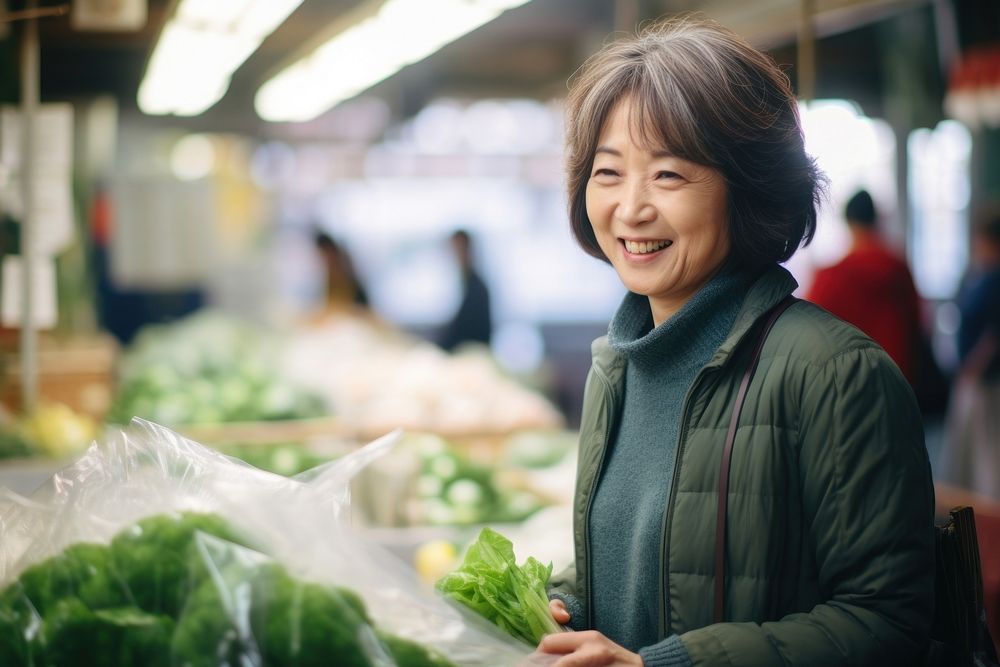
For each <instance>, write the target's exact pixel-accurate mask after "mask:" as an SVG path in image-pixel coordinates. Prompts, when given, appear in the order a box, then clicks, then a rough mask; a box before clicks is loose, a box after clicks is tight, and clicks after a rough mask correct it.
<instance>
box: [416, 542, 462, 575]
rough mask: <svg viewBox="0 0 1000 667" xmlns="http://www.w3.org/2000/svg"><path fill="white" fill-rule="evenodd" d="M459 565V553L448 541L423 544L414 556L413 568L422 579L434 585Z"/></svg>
mask: <svg viewBox="0 0 1000 667" xmlns="http://www.w3.org/2000/svg"><path fill="white" fill-rule="evenodd" d="M457 565H458V551H457V550H456V549H455V545H454V544H452V543H451V542H448V541H447V540H431V541H430V542H425V543H423V544H421V545H420V546H419V547H418V548H417V551H416V553H415V554H414V555H413V566H414V567H415V568H416V570H417V574H418V575H419V576H420V578H421V579H423V580H424V581H426V582H428V583H434V582H436V581H437V580H438V579H440V578H441V577H443V576H444V575H446V574H448V573H449V572H451V571H452V570H453V569H455V567H456V566H457Z"/></svg>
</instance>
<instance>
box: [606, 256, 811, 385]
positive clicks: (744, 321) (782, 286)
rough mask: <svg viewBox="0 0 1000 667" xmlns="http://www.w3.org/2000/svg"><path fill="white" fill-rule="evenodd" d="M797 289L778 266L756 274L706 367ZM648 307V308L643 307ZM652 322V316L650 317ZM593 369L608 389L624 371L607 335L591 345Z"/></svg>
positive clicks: (721, 361) (717, 361)
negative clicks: (731, 325)
mask: <svg viewBox="0 0 1000 667" xmlns="http://www.w3.org/2000/svg"><path fill="white" fill-rule="evenodd" d="M797 287H798V283H797V282H796V281H795V278H793V277H792V275H791V274H790V273H789V272H788V270H787V269H785V268H784V267H782V266H779V265H777V264H774V265H772V266H770V267H768V268H766V269H764V271H763V272H761V273H760V275H759V276H758V277H757V279H756V280H755V281H754V283H753V285H751V286H750V290H749V292H748V293H747V296H746V298H745V299H744V300H743V304H742V306H740V310H739V312H738V313H737V314H736V321H735V322H734V323H733V327H732V329H731V330H730V331H729V335H728V336H727V337H726V340H724V341H723V342H722V345H720V346H719V349H718V350H716V352H715V355H714V356H713V357H712V359H711V360H710V361H709V363H708V365H709V366H721V365H722V364H724V363H725V362H726V360H727V359H728V358H729V356H730V355H731V354H732V353H733V350H735V349H736V347H737V345H739V343H740V341H741V340H742V339H743V337H744V336H745V335H746V334H747V332H748V331H749V330H750V328H751V327H753V325H754V323H755V322H756V321H757V320H758V318H760V316H761V315H763V314H764V313H766V312H767V311H768V310H770V309H771V308H772V307H773V306H774V305H775V304H777V303H778V302H779V301H781V300H782V299H783V298H785V297H786V296H788V295H789V294H791V293H792V292H793V291H795V289H796V288H797ZM647 308H648V306H647ZM650 322H652V316H650ZM591 354H592V355H593V368H594V370H595V371H596V372H597V373H598V375H601V376H603V377H604V378H605V381H606V382H607V383H608V385H609V386H610V387H612V388H615V387H617V385H618V383H619V381H620V379H619V376H620V375H621V374H622V373H623V372H624V369H625V356H624V355H622V354H621V353H619V352H618V351H617V350H616V349H614V348H613V347H612V346H611V345H610V344H609V342H608V336H602V337H600V338H598V339H597V340H595V341H594V343H593V344H592V345H591Z"/></svg>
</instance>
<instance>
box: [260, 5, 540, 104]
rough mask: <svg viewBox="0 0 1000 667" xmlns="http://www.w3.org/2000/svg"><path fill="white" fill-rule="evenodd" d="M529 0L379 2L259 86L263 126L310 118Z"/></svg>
mask: <svg viewBox="0 0 1000 667" xmlns="http://www.w3.org/2000/svg"><path fill="white" fill-rule="evenodd" d="M529 1H530V0H385V2H383V3H381V6H380V7H379V8H378V9H377V11H376V12H374V13H373V14H372V15H371V16H368V17H367V18H364V19H362V20H361V21H358V22H356V23H354V24H353V25H351V26H349V27H348V28H346V29H345V30H342V31H341V32H339V33H338V34H336V35H335V36H333V37H332V38H331V39H330V40H329V41H327V42H325V43H324V44H322V45H321V46H319V47H318V48H316V49H315V50H313V51H312V52H311V53H309V54H308V55H306V56H305V57H303V58H302V59H300V60H298V61H296V62H295V63H294V64H292V65H290V66H289V67H288V68H286V69H284V70H282V71H281V72H279V73H278V74H277V75H276V76H275V77H274V78H272V79H270V80H269V81H267V82H266V83H264V85H263V86H261V88H260V90H258V91H257V94H256V96H255V98H254V107H255V108H256V109H257V113H258V114H259V115H260V117H261V118H263V119H264V120H269V121H276V122H277V121H306V120H311V119H313V118H315V117H316V116H319V115H320V114H321V113H323V112H324V111H327V110H328V109H330V108H332V107H334V106H336V105H337V104H339V103H340V102H343V101H344V100H347V99H350V98H352V97H354V96H355V95H357V94H358V93H360V92H362V91H364V90H367V89H368V88H371V87H372V86H374V85H375V84H377V83H379V82H380V81H383V80H384V79H387V78H389V77H390V76H392V75H393V74H395V73H396V72H398V71H399V70H401V69H403V68H404V67H406V66H407V65H411V64H413V63H415V62H417V61H419V60H423V59H424V58H426V57H427V56H429V55H431V54H432V53H434V52H435V51H437V50H439V49H441V48H442V47H444V46H445V45H447V44H449V43H451V42H453V41H455V40H456V39H458V38H459V37H461V36H462V35H465V34H467V33H469V32H472V31H473V30H475V29H476V28H478V27H479V26H481V25H484V24H486V23H489V22H490V21H492V20H493V19H495V18H496V17H497V16H499V15H500V14H502V13H504V12H505V11H507V10H508V9H513V8H514V7H518V6H520V5H523V4H525V3H527V2H529Z"/></svg>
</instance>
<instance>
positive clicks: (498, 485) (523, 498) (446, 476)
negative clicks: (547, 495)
mask: <svg viewBox="0 0 1000 667" xmlns="http://www.w3.org/2000/svg"><path fill="white" fill-rule="evenodd" d="M408 444H411V446H413V447H414V448H415V449H416V451H417V453H418V460H419V474H418V476H417V478H416V483H415V487H414V492H413V495H412V497H411V498H410V500H409V501H408V503H407V508H406V511H407V514H408V519H409V522H410V523H412V524H429V525H463V524H474V523H493V522H498V523H502V522H508V521H522V520H524V519H525V518H527V517H529V516H531V515H532V514H534V513H535V512H536V511H538V510H539V509H541V508H542V507H544V506H545V502H544V500H543V499H542V498H541V497H539V495H538V494H537V493H534V492H532V491H531V490H528V489H523V488H516V487H514V486H513V485H511V484H507V483H505V477H504V475H503V474H502V472H503V471H501V470H499V469H498V468H496V467H494V466H486V465H482V464H479V463H476V462H475V461H473V460H472V459H471V458H470V457H469V456H468V455H466V454H464V453H463V452H462V450H461V449H459V448H458V447H456V446H454V445H451V444H449V443H448V442H447V441H445V440H444V439H442V438H439V437H436V436H431V435H423V436H413V437H412V438H410V439H409V441H408Z"/></svg>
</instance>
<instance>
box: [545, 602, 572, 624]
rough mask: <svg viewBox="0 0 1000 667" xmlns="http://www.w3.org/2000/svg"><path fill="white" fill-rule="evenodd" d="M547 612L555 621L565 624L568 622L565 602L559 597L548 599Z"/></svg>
mask: <svg viewBox="0 0 1000 667" xmlns="http://www.w3.org/2000/svg"><path fill="white" fill-rule="evenodd" d="M549 612H551V614H552V618H553V619H554V620H555V622H556V623H560V624H562V625H566V624H567V623H569V619H570V615H569V612H568V611H566V604H565V603H564V602H563V601H562V600H559V599H554V600H549Z"/></svg>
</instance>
